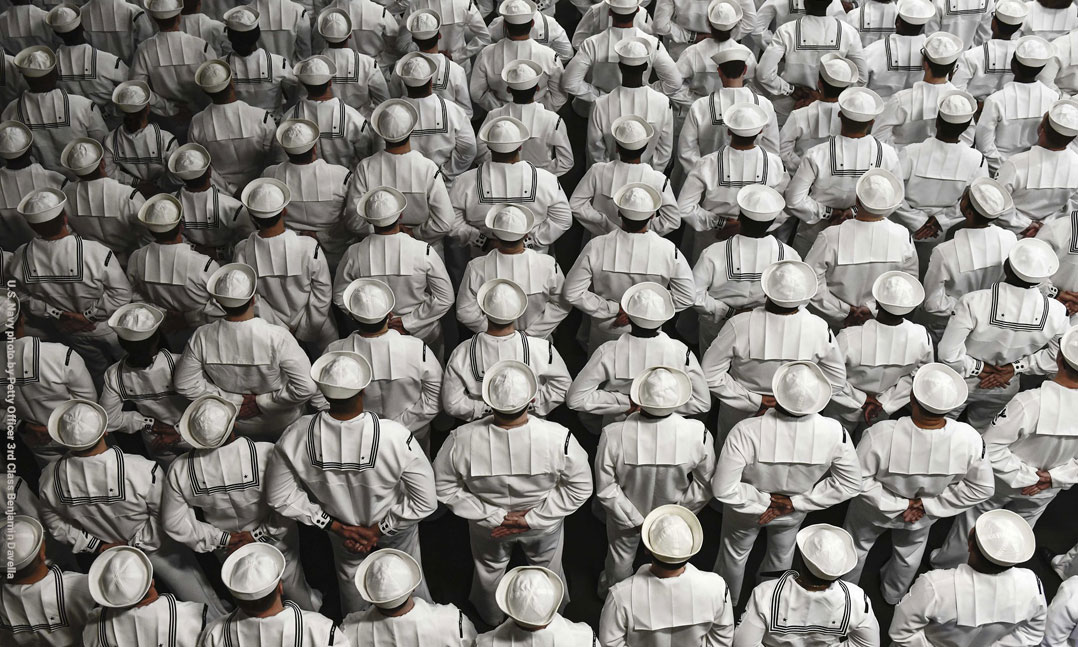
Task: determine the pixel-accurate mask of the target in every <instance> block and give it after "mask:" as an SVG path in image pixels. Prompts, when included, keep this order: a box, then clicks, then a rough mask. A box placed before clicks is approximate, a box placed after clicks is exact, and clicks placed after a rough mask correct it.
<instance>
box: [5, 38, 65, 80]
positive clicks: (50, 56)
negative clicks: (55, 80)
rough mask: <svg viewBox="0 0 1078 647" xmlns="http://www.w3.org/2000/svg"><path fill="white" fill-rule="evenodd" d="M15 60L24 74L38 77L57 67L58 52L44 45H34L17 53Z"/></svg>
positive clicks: (16, 65) (29, 76) (33, 77)
mask: <svg viewBox="0 0 1078 647" xmlns="http://www.w3.org/2000/svg"><path fill="white" fill-rule="evenodd" d="M14 62H15V67H17V68H19V72H20V73H22V75H23V76H25V77H28V78H31V79H36V78H39V77H42V76H45V75H46V74H48V73H49V72H52V71H53V70H54V69H56V53H55V52H53V51H52V49H50V48H48V47H45V46H44V45H33V46H31V47H27V48H26V49H23V50H22V51H20V52H19V53H18V54H16V55H15V61H14Z"/></svg>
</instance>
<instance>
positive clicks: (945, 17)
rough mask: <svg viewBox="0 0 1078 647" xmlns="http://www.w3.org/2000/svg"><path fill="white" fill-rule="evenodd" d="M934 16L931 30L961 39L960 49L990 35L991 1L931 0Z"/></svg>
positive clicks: (986, 38)
mask: <svg viewBox="0 0 1078 647" xmlns="http://www.w3.org/2000/svg"><path fill="white" fill-rule="evenodd" d="M933 4H935V5H936V17H935V20H933V21H932V25H933V29H932V31H937V30H938V31H945V32H947V33H950V34H954V35H956V36H958V37H959V38H960V39H962V49H963V50H967V49H969V48H970V47H974V46H977V45H980V44H981V43H983V42H985V41H986V40H988V39H989V38H990V37H991V23H992V9H993V3H991V2H981V1H980V0H933Z"/></svg>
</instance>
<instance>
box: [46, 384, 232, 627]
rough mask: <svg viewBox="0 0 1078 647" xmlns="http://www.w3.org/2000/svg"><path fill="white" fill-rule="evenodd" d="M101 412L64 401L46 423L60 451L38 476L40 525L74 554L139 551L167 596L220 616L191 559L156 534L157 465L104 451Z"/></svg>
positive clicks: (181, 548)
mask: <svg viewBox="0 0 1078 647" xmlns="http://www.w3.org/2000/svg"><path fill="white" fill-rule="evenodd" d="M107 418H108V416H107V415H106V414H105V410H104V409H102V408H101V407H100V406H98V405H97V403H95V402H91V401H89V400H69V401H67V402H65V403H64V404H61V405H60V406H59V407H57V408H56V409H53V412H52V414H51V415H50V416H49V425H48V427H49V436H51V437H52V439H53V440H54V441H56V442H57V443H59V444H61V445H63V446H64V447H66V448H67V450H68V451H67V454H65V455H64V457H63V458H61V459H60V460H58V461H56V462H55V463H50V464H49V465H47V466H46V467H45V469H44V470H42V473H41V483H40V487H39V490H40V493H41V506H42V507H41V513H42V521H43V522H44V523H45V525H46V526H47V527H48V528H49V532H50V533H52V535H53V537H55V538H56V539H57V540H59V541H60V542H62V543H65V544H68V545H70V546H71V547H72V550H73V551H74V552H75V553H100V552H102V551H104V550H107V549H109V548H112V547H113V546H117V545H120V544H126V545H128V546H133V547H135V548H138V549H140V550H142V551H143V552H144V553H146V556H147V557H148V558H149V560H150V562H151V563H152V564H153V568H154V571H156V572H157V574H158V576H159V577H160V578H161V579H162V580H164V582H165V583H166V584H167V585H168V587H169V589H171V590H173V591H175V592H176V595H177V596H178V597H179V598H180V599H183V600H187V601H189V602H201V603H204V604H205V605H206V606H207V607H208V609H209V613H210V614H213V615H215V616H216V615H220V614H221V613H223V612H224V606H223V603H222V602H221V600H220V599H219V598H218V597H217V593H215V592H214V590H213V586H212V585H211V584H210V581H209V579H207V578H206V576H205V574H203V572H202V570H201V569H200V568H199V566H198V563H197V562H196V561H195V556H194V554H192V553H191V552H190V551H189V550H188V549H187V548H186V547H184V546H181V545H179V544H176V543H174V542H172V541H171V540H170V539H169V538H168V537H167V536H166V535H165V534H164V532H163V531H162V528H161V520H160V516H159V514H160V510H161V489H162V487H163V485H164V478H162V476H163V475H162V474H159V473H158V470H160V466H159V465H158V464H157V463H155V462H153V461H151V460H149V459H146V458H143V457H142V456H139V455H136V454H126V453H124V452H122V451H120V449H119V448H117V447H109V445H108V443H107V442H106V440H105V433H106V429H107V428H108V419H107Z"/></svg>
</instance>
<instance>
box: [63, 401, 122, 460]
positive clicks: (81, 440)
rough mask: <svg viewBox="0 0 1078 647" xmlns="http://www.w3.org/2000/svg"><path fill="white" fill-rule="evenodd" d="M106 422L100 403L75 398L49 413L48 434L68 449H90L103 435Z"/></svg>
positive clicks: (107, 420) (106, 425)
mask: <svg viewBox="0 0 1078 647" xmlns="http://www.w3.org/2000/svg"><path fill="white" fill-rule="evenodd" d="M108 423H109V417H108V414H106V413H105V410H104V409H103V408H102V407H101V405H99V404H98V403H96V402H93V401H91V400H82V399H79V398H75V399H73V400H68V401H67V402H65V403H63V404H61V405H60V406H58V407H56V408H55V409H53V410H52V413H51V414H49V422H48V430H49V436H50V437H51V438H52V439H53V440H54V441H56V443H57V444H60V445H63V446H64V447H67V448H68V449H74V450H76V451H79V450H83V449H90V448H91V447H93V446H94V445H96V444H97V441H99V440H101V437H102V436H104V435H105V430H106V429H108Z"/></svg>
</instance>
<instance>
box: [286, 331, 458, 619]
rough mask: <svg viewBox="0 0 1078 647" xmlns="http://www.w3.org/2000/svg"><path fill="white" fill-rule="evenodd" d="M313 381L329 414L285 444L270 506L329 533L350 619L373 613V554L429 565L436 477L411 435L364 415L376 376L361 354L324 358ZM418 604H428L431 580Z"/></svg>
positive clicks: (303, 421) (295, 429)
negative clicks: (364, 577)
mask: <svg viewBox="0 0 1078 647" xmlns="http://www.w3.org/2000/svg"><path fill="white" fill-rule="evenodd" d="M311 376H312V377H313V378H314V379H315V380H316V382H317V383H318V388H319V389H320V390H321V392H322V394H323V395H324V396H325V398H326V400H327V401H328V402H329V410H328V411H323V412H321V413H317V414H315V415H311V416H304V417H303V418H300V419H299V420H297V421H296V422H295V423H294V424H293V425H292V426H291V427H289V428H288V430H287V431H286V432H285V434H284V436H282V437H281V440H280V441H278V443H277V446H276V448H275V449H274V452H273V456H272V457H271V458H270V461H269V466H268V467H267V468H266V501H267V502H268V503H269V504H270V506H272V507H273V509H274V510H276V511H277V512H278V513H280V514H282V515H284V516H285V517H288V518H290V519H295V520H296V521H298V522H300V523H303V524H305V525H308V526H315V527H317V528H321V529H323V530H325V531H326V532H327V533H328V534H329V539H330V543H331V545H332V547H333V556H334V561H335V562H336V565H337V582H338V585H339V586H340V593H341V607H342V610H343V611H344V612H345V613H346V614H348V613H352V612H355V611H360V610H362V609H365V608H367V607H368V606H369V605H370V603H369V602H367V601H366V600H364V599H363V598H362V597H361V596H360V594H359V592H358V591H357V590H356V587H355V584H354V582H355V575H356V572H357V570H358V569H359V568H360V567H361V565H362V563H363V561H364V560H365V559H366V558H367V555H368V554H369V553H370V552H371V551H372V550H374V549H375V548H379V549H384V548H395V549H397V550H400V551H402V552H405V553H408V554H409V555H411V556H412V558H413V559H415V561H416V563H419V564H422V563H423V561H422V557H421V556H420V552H419V531H418V527H417V524H418V523H419V522H420V521H422V520H423V519H424V518H426V517H427V516H428V515H430V514H431V513H432V512H434V510H435V508H436V507H437V505H438V502H437V499H436V496H435V487H434V473H433V472H432V470H431V465H430V461H429V460H427V457H426V456H424V455H423V450H422V449H421V448H420V447H419V443H417V442H414V438H413V437H412V435H411V433H409V431H408V429H407V428H406V427H404V426H403V425H401V424H399V423H396V422H393V421H392V420H386V419H384V418H382V417H380V416H379V415H378V414H377V413H374V412H372V411H365V407H364V399H363V391H364V389H365V388H366V387H367V386H368V385H369V384H370V382H371V367H370V364H368V363H367V361H366V360H365V359H363V357H362V356H361V355H359V354H357V353H353V352H350V351H332V352H327V353H326V354H324V355H323V356H322V357H320V358H318V361H317V362H315V364H314V366H313V367H312V369H311ZM307 448H312V449H311V451H308V449H307ZM415 595H416V597H421V598H423V599H424V600H428V601H429V600H430V592H429V591H428V590H427V585H426V582H425V581H424V582H422V583H420V585H419V587H418V589H416V591H415Z"/></svg>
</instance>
